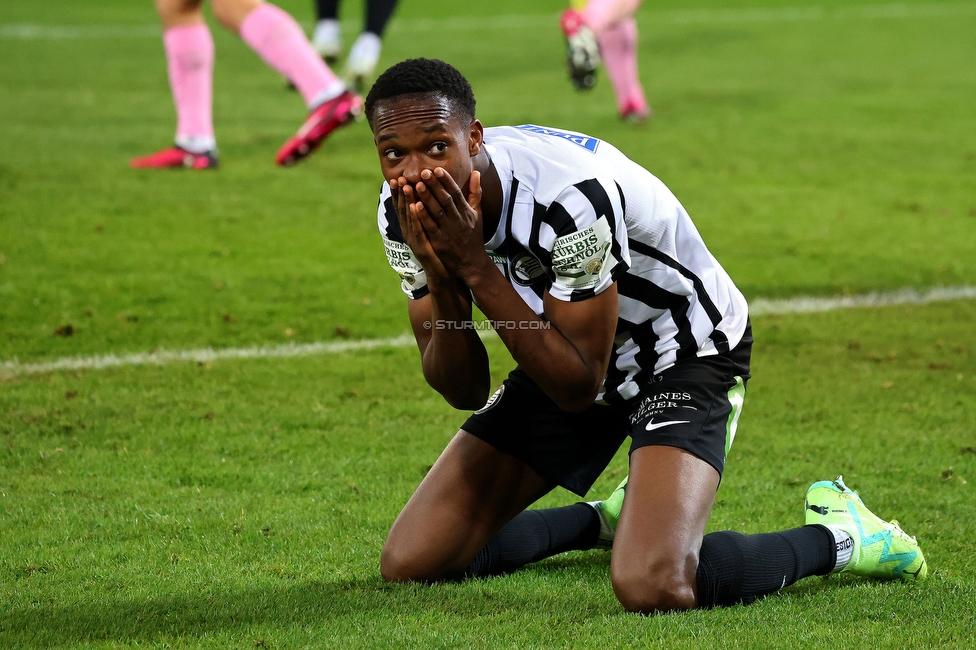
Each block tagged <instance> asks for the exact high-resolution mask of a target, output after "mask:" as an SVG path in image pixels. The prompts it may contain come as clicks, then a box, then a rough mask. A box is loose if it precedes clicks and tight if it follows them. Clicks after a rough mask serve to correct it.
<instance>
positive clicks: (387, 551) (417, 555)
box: [380, 539, 470, 582]
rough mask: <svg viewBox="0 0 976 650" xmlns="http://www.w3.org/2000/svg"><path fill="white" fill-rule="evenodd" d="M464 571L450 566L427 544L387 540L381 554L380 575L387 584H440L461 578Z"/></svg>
mask: <svg viewBox="0 0 976 650" xmlns="http://www.w3.org/2000/svg"><path fill="white" fill-rule="evenodd" d="M469 562H470V560H469ZM465 566H467V563H465ZM462 571H463V569H454V568H452V567H451V566H448V564H447V563H446V562H445V560H444V558H443V557H442V556H441V555H439V554H437V553H435V552H432V549H431V548H430V547H429V546H428V545H425V544H412V543H407V544H403V543H399V542H397V541H396V540H392V541H391V540H390V539H387V542H386V544H385V545H384V546H383V551H382V553H380V575H382V576H383V579H384V580H386V581H387V582H438V581H441V580H449V579H452V578H455V577H460V575H461V573H462Z"/></svg>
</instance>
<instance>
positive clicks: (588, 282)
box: [552, 216, 613, 289]
mask: <svg viewBox="0 0 976 650" xmlns="http://www.w3.org/2000/svg"><path fill="white" fill-rule="evenodd" d="M612 244H613V233H612V232H611V231H610V224H609V223H608V222H607V218H606V216H601V217H600V218H599V219H597V221H596V223H594V224H593V225H592V226H590V227H589V228H584V229H583V230H578V231H577V232H574V233H570V234H569V235H566V236H564V237H559V238H557V239H556V241H555V242H553V247H552V270H553V273H555V275H556V281H555V284H557V285H559V286H561V287H565V288H567V289H591V288H593V287H596V286H598V285H599V284H600V283H601V282H603V280H604V279H605V278H606V276H607V275H608V274H609V273H610V270H611V269H612V267H613V264H612V262H613V255H612V254H611V252H610V248H611V245H612Z"/></svg>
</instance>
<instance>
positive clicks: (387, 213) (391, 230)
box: [376, 183, 430, 300]
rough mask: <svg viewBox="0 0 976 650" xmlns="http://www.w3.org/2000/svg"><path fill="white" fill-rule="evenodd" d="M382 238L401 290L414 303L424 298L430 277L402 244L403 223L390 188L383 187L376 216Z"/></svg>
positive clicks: (404, 244)
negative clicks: (394, 206) (395, 208)
mask: <svg viewBox="0 0 976 650" xmlns="http://www.w3.org/2000/svg"><path fill="white" fill-rule="evenodd" d="M376 220H377V225H378V226H379V229H380V235H381V236H382V237H383V249H384V250H385V251H386V261H387V262H389V264H390V267H391V268H392V269H393V270H394V271H396V272H397V275H399V276H400V289H401V290H402V291H403V293H405V294H407V295H408V296H409V297H410V298H411V299H414V300H416V299H417V298H423V297H424V296H426V295H427V294H428V293H430V290H429V289H428V288H427V273H426V272H425V271H424V267H423V266H421V264H420V261H419V260H417V256H416V255H414V254H413V251H412V250H410V247H409V246H407V244H406V242H404V240H403V233H402V232H401V231H400V222H399V221H398V220H397V218H396V212H395V211H394V210H393V198H392V196H391V195H390V186H389V185H387V184H386V183H384V184H383V190H382V191H381V192H380V202H379V207H378V208H377V215H376Z"/></svg>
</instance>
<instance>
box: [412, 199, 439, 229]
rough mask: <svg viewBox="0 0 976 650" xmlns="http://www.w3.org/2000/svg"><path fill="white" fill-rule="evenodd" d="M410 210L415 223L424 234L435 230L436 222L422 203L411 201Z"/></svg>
mask: <svg viewBox="0 0 976 650" xmlns="http://www.w3.org/2000/svg"><path fill="white" fill-rule="evenodd" d="M410 211H411V214H412V215H413V216H414V218H415V219H416V220H417V225H418V226H419V227H420V228H422V229H423V230H424V233H425V235H428V234H430V233H433V232H437V230H438V227H437V222H436V221H435V220H434V219H432V218H431V216H430V212H429V211H428V210H427V207H426V206H425V205H424V204H423V203H420V202H417V203H411V204H410Z"/></svg>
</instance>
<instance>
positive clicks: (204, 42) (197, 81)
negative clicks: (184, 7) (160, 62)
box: [163, 24, 217, 153]
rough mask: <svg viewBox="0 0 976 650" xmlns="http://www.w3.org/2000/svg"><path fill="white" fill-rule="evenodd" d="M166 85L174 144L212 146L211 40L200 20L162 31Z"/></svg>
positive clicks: (204, 148)
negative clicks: (173, 123)
mask: <svg viewBox="0 0 976 650" xmlns="http://www.w3.org/2000/svg"><path fill="white" fill-rule="evenodd" d="M163 47H164V48H165V50H166V69H167V71H168V72H169V87H170V90H171V91H172V93H173V104H175V106H176V144H177V145H179V146H180V147H183V148H184V149H186V150H187V151H192V152H194V153H203V152H205V151H209V150H211V149H214V148H215V147H216V146H217V144H216V141H215V140H214V128H213V69H214V44H213V38H212V37H211V36H210V30H209V29H207V26H206V25H204V24H197V25H185V26H181V27H171V28H169V29H167V30H166V31H165V32H164V33H163Z"/></svg>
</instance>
